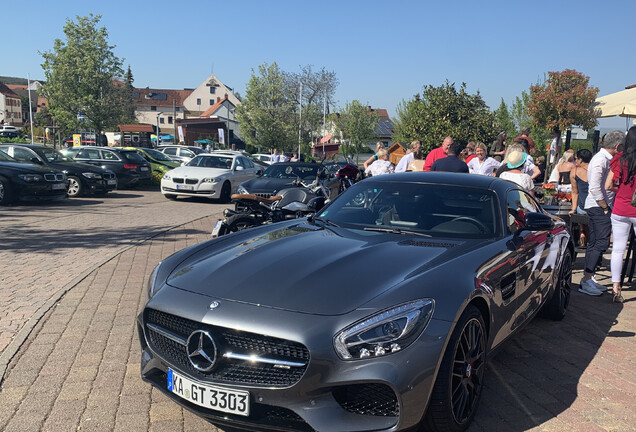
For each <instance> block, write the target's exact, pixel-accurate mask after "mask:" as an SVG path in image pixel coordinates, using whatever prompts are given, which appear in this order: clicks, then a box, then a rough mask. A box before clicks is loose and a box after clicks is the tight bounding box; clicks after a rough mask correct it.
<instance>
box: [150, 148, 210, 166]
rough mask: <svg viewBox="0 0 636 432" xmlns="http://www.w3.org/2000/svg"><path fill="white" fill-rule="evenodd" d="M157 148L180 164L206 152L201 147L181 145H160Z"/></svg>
mask: <svg viewBox="0 0 636 432" xmlns="http://www.w3.org/2000/svg"><path fill="white" fill-rule="evenodd" d="M157 150H158V151H160V152H161V153H163V154H165V155H168V156H169V157H171V158H172V159H174V160H175V161H177V162H180V163H181V164H184V163H186V162H190V161H191V160H192V158H194V157H195V156H196V155H200V154H203V153H207V152H206V151H205V150H204V149H202V148H201V147H195V146H183V145H160V146H159V147H157Z"/></svg>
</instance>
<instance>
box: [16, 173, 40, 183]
mask: <svg viewBox="0 0 636 432" xmlns="http://www.w3.org/2000/svg"><path fill="white" fill-rule="evenodd" d="M18 177H20V178H21V179H22V180H24V181H25V182H29V183H30V182H39V181H42V176H41V175H39V174H18Z"/></svg>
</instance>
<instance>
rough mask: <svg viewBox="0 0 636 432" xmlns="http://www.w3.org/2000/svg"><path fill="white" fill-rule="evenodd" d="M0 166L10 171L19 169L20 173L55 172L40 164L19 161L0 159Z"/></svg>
mask: <svg viewBox="0 0 636 432" xmlns="http://www.w3.org/2000/svg"><path fill="white" fill-rule="evenodd" d="M0 167H2V168H4V169H8V170H11V171H19V172H21V173H37V174H44V173H50V172H56V171H55V170H52V169H50V168H47V167H43V166H41V165H36V164H27V163H19V162H4V161H0Z"/></svg>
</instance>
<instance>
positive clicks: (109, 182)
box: [108, 180, 117, 185]
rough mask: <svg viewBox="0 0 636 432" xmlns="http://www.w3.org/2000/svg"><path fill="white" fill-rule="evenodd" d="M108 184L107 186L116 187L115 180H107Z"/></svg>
mask: <svg viewBox="0 0 636 432" xmlns="http://www.w3.org/2000/svg"><path fill="white" fill-rule="evenodd" d="M108 184H109V185H116V184H117V180H108Z"/></svg>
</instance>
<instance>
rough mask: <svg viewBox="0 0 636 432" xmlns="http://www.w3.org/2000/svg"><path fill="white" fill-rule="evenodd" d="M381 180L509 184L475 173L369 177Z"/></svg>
mask: <svg viewBox="0 0 636 432" xmlns="http://www.w3.org/2000/svg"><path fill="white" fill-rule="evenodd" d="M371 178H372V179H375V180H377V181H381V182H407V183H408V182H419V183H435V184H444V185H451V186H465V187H477V188H482V189H492V188H494V187H502V186H506V189H507V188H508V186H510V182H508V181H506V180H502V179H500V178H497V177H490V176H484V175H477V174H466V173H451V172H405V173H394V174H389V175H383V176H378V177H371Z"/></svg>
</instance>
